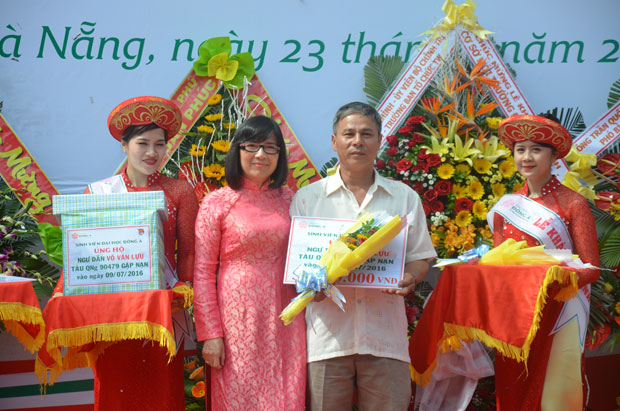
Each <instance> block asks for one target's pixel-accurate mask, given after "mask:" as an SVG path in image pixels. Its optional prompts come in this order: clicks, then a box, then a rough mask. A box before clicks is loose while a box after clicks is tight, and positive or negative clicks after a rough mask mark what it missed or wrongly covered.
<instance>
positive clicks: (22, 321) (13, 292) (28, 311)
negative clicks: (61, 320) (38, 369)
mask: <svg viewBox="0 0 620 411" xmlns="http://www.w3.org/2000/svg"><path fill="white" fill-rule="evenodd" d="M0 320H2V322H3V323H4V327H5V328H6V329H7V330H8V331H9V332H10V333H11V334H13V335H14V336H15V337H16V338H17V339H18V341H19V342H20V343H21V344H22V345H23V346H24V347H25V348H26V349H27V350H28V351H30V352H35V351H36V350H38V349H39V348H40V347H41V345H42V344H43V341H44V339H45V323H44V321H43V316H42V314H41V307H40V306H39V300H38V299H37V296H36V294H35V292H34V288H32V282H31V281H20V282H10V283H0Z"/></svg>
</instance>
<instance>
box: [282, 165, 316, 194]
mask: <svg viewBox="0 0 620 411" xmlns="http://www.w3.org/2000/svg"><path fill="white" fill-rule="evenodd" d="M307 165H308V160H306V159H305V158H303V159H301V160H299V161H295V162H291V163H289V164H288V168H289V169H290V170H293V173H292V174H293V178H294V179H296V180H297V188H302V187H303V186H305V185H307V184H309V183H310V179H311V178H312V177H314V176H315V175H316V170H315V169H314V168H306V166H307Z"/></svg>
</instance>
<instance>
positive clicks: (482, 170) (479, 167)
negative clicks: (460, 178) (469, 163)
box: [474, 158, 493, 174]
mask: <svg viewBox="0 0 620 411" xmlns="http://www.w3.org/2000/svg"><path fill="white" fill-rule="evenodd" d="M492 165H493V164H492V163H491V162H490V161H489V160H487V159H486V158H477V159H475V160H474V170H476V171H477V172H478V174H488V173H489V171H491V166H492Z"/></svg>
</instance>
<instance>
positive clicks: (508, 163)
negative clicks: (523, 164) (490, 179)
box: [499, 157, 515, 178]
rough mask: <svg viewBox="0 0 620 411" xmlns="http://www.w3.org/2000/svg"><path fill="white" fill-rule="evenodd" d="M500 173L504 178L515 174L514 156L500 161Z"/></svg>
mask: <svg viewBox="0 0 620 411" xmlns="http://www.w3.org/2000/svg"><path fill="white" fill-rule="evenodd" d="M499 173H500V174H501V175H502V177H504V178H510V177H512V176H513V174H514V173H515V161H514V159H513V158H512V157H511V158H510V159H508V160H505V161H502V162H501V163H499Z"/></svg>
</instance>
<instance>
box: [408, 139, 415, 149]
mask: <svg viewBox="0 0 620 411" xmlns="http://www.w3.org/2000/svg"><path fill="white" fill-rule="evenodd" d="M416 144H418V142H417V141H416V140H415V138H411V139H410V140H409V141H407V147H409V148H413V147H415V145H416Z"/></svg>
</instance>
